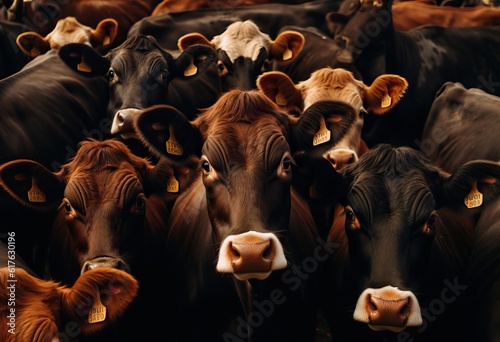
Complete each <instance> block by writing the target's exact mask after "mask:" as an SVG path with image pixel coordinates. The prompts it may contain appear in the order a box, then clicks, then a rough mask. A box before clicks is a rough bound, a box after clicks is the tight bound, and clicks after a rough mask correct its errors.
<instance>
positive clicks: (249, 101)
mask: <svg viewBox="0 0 500 342" xmlns="http://www.w3.org/2000/svg"><path fill="white" fill-rule="evenodd" d="M353 120H354V109H353V108H352V107H351V106H349V105H347V104H344V103H340V102H335V101H324V102H322V103H316V104H314V105H312V106H310V107H309V108H308V110H306V111H305V112H304V113H303V114H302V115H301V117H300V118H296V117H293V116H291V115H288V114H287V113H285V112H283V111H281V110H280V109H279V107H278V106H277V105H276V104H275V103H274V102H272V101H270V100H269V99H268V98H267V97H266V96H265V95H264V94H262V93H260V92H258V91H256V90H249V91H242V90H231V91H228V92H226V93H224V94H223V95H222V96H221V97H220V98H219V100H218V101H217V102H216V103H215V104H214V105H213V106H211V107H209V108H208V109H206V110H205V111H203V112H202V113H200V115H199V116H198V117H197V118H196V119H195V120H193V121H189V120H188V119H187V118H186V117H185V116H184V115H183V114H182V113H180V112H179V111H177V110H176V109H175V108H173V107H169V106H156V107H154V108H152V109H150V110H146V111H143V112H142V113H141V114H140V115H139V116H138V117H137V119H136V121H135V122H134V123H135V127H136V130H137V131H138V134H139V135H140V136H141V139H142V140H143V141H144V142H145V143H146V144H147V145H148V146H149V147H150V149H151V150H152V152H154V153H156V154H158V155H162V156H165V157H167V158H169V159H172V160H174V161H176V162H178V163H183V160H185V159H186V158H190V157H192V156H195V157H197V158H199V163H198V166H197V168H196V169H195V170H194V172H196V174H197V176H198V178H197V179H196V181H195V183H194V184H193V185H192V186H191V187H190V188H189V189H186V191H185V192H183V193H182V194H181V195H180V196H179V197H178V199H177V200H176V202H175V204H174V207H173V208H172V213H171V217H170V220H169V236H168V248H167V251H168V252H169V253H171V254H172V255H171V256H170V257H169V258H168V259H169V260H170V261H171V262H172V266H171V272H172V273H173V274H175V275H176V276H175V281H176V282H177V286H174V287H175V289H176V291H175V296H176V300H177V307H178V313H177V314H176V315H173V316H174V319H177V320H178V321H177V322H174V324H175V325H176V326H177V328H178V329H180V330H181V331H182V334H183V335H182V337H186V335H189V337H188V339H189V340H200V341H201V340H203V341H208V340H210V341H211V340H216V339H217V340H218V339H221V338H223V339H225V340H233V341H234V340H240V339H241V340H245V341H246V340H247V339H248V338H251V340H255V341H262V340H269V341H276V340H283V341H289V340H297V341H312V338H313V336H314V331H315V325H316V321H315V318H316V311H317V305H318V298H317V297H316V295H317V290H316V286H317V276H318V272H319V268H320V265H321V262H325V261H326V260H327V259H328V253H329V252H328V251H327V249H328V248H326V247H325V246H324V245H323V244H322V243H321V241H320V240H318V235H317V234H318V233H317V230H316V227H315V225H314V221H313V218H312V216H311V213H310V211H309V209H308V207H307V205H306V203H305V202H304V201H303V200H302V198H300V197H299V196H297V192H296V187H295V185H294V184H296V183H297V184H302V183H303V182H304V179H303V177H302V172H303V171H304V170H306V169H307V167H305V166H304V165H303V164H302V163H298V162H295V161H294V157H293V155H294V154H295V152H300V151H306V152H305V153H307V154H311V155H314V156H317V158H319V159H322V160H323V161H325V162H326V160H324V159H323V158H321V155H322V153H324V152H325V151H326V150H328V149H329V148H330V147H331V146H332V145H334V144H335V143H336V141H338V140H339V139H340V138H341V137H342V136H343V135H344V134H345V133H346V131H347V130H348V129H349V128H350V127H351V126H352V122H353ZM321 122H324V124H325V128H326V129H327V130H328V132H325V133H324V134H323V131H321V132H319V129H320V126H321ZM318 133H319V134H318ZM326 163H327V162H326ZM328 168H329V169H331V170H333V168H332V167H331V166H330V165H328ZM292 182H293V183H292ZM306 264H307V265H306ZM302 267H305V269H306V271H305V272H304V273H302V272H301V271H300V270H301V269H302ZM297 272H299V273H300V275H299V274H298V273H297ZM285 298H286V299H285ZM242 304H243V305H242ZM214 308H217V311H218V312H219V314H217V315H214V313H213V311H214Z"/></svg>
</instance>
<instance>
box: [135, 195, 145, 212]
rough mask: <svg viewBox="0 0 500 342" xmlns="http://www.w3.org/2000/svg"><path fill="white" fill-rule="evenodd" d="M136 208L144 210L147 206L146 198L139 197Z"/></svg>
mask: <svg viewBox="0 0 500 342" xmlns="http://www.w3.org/2000/svg"><path fill="white" fill-rule="evenodd" d="M135 206H136V207H137V209H142V208H144V207H145V206H146V201H145V199H144V196H142V195H141V196H137V199H136V200H135Z"/></svg>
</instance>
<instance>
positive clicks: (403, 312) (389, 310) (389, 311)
mask: <svg viewBox="0 0 500 342" xmlns="http://www.w3.org/2000/svg"><path fill="white" fill-rule="evenodd" d="M366 300H367V303H366V308H367V311H368V317H369V320H370V323H371V324H376V325H389V326H394V327H403V326H405V324H406V322H407V321H408V317H409V316H410V300H409V298H401V299H394V300H392V299H383V298H379V297H375V296H371V295H368V296H367V297H366Z"/></svg>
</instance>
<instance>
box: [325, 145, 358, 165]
mask: <svg viewBox="0 0 500 342" xmlns="http://www.w3.org/2000/svg"><path fill="white" fill-rule="evenodd" d="M325 157H326V159H328V160H329V161H330V163H332V165H333V167H334V168H335V170H340V169H341V168H342V167H344V166H346V165H349V164H352V163H354V162H355V161H356V160H358V157H357V155H356V153H354V152H353V151H351V150H345V149H337V150H333V151H330V152H328V153H326V155H325Z"/></svg>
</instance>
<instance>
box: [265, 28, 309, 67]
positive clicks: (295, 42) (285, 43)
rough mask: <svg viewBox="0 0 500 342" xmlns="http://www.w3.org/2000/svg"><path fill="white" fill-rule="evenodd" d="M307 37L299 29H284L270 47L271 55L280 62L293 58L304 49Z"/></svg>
mask: <svg viewBox="0 0 500 342" xmlns="http://www.w3.org/2000/svg"><path fill="white" fill-rule="evenodd" d="M304 41H305V38H304V36H303V35H302V33H300V32H297V31H291V30H290V31H283V32H281V33H280V34H279V35H278V37H276V40H274V41H273V42H272V43H271V46H270V47H269V50H270V51H269V55H270V56H271V58H272V59H274V60H276V61H278V62H287V61H291V60H293V59H294V58H295V57H297V55H298V54H299V53H300V51H302V48H303V47H304Z"/></svg>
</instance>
